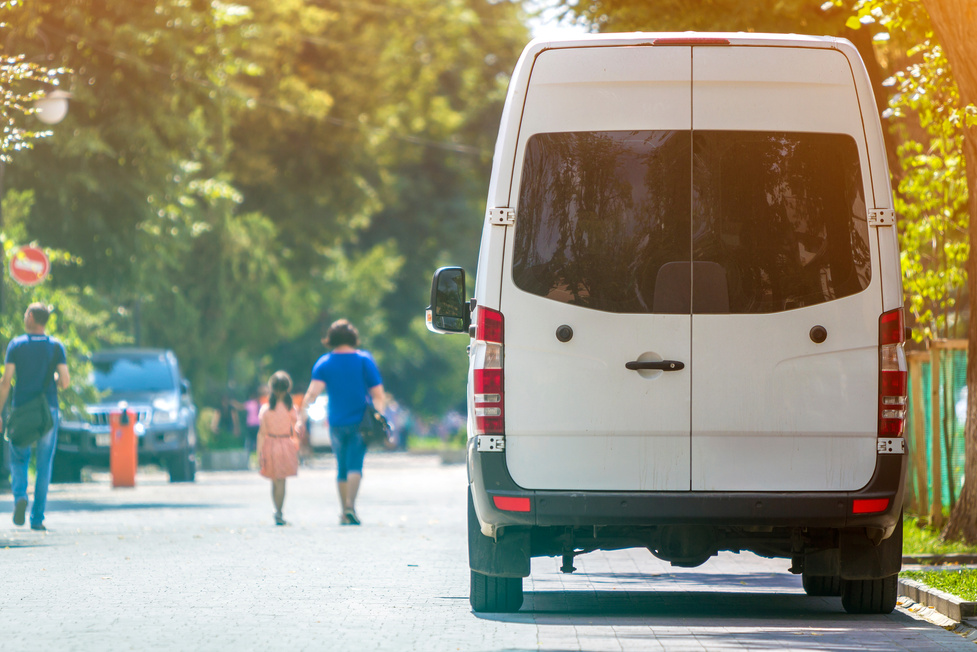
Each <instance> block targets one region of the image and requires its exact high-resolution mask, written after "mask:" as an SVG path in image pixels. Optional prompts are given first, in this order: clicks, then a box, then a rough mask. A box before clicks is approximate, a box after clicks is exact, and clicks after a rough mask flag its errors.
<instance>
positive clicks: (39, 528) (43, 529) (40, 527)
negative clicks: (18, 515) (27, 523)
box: [31, 523, 47, 532]
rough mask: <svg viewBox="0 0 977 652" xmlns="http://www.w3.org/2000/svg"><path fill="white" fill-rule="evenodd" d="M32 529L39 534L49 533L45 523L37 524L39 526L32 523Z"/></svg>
mask: <svg viewBox="0 0 977 652" xmlns="http://www.w3.org/2000/svg"><path fill="white" fill-rule="evenodd" d="M31 529H32V530H36V531H38V532H47V528H46V527H44V524H43V523H37V524H34V523H31Z"/></svg>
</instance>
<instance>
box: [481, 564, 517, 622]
mask: <svg viewBox="0 0 977 652" xmlns="http://www.w3.org/2000/svg"><path fill="white" fill-rule="evenodd" d="M471 603H472V609H473V610H475V611H477V612H484V611H488V612H492V613H512V612H514V611H519V607H521V606H522V578H521V577H491V576H489V575H482V574H481V573H476V572H475V571H472V584H471Z"/></svg>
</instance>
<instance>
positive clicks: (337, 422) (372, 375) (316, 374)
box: [312, 351, 383, 426]
mask: <svg viewBox="0 0 977 652" xmlns="http://www.w3.org/2000/svg"><path fill="white" fill-rule="evenodd" d="M312 380H321V381H322V382H324V383H325V384H326V395H327V396H329V425H330V426H351V425H353V424H356V423H359V422H360V421H361V420H362V419H363V410H364V409H365V408H366V403H367V401H368V400H369V398H368V396H367V393H368V391H369V390H370V388H372V387H376V386H377V385H381V384H383V381H382V380H381V379H380V370H379V369H377V363H376V362H374V361H373V356H371V355H370V354H369V353H367V352H366V351H357V352H356V353H327V354H326V355H324V356H322V357H321V358H319V359H318V360H317V361H316V363H315V365H314V366H313V367H312Z"/></svg>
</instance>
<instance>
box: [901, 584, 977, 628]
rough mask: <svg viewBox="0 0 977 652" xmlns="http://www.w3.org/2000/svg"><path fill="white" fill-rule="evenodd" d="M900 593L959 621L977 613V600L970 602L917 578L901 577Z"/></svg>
mask: <svg viewBox="0 0 977 652" xmlns="http://www.w3.org/2000/svg"><path fill="white" fill-rule="evenodd" d="M899 595H902V596H905V597H907V598H909V599H910V600H912V601H913V602H916V603H919V604H922V605H925V606H927V607H932V608H933V609H935V610H936V611H938V612H940V613H941V614H943V615H944V616H946V617H947V618H950V619H951V620H955V621H957V622H958V623H962V622H963V621H964V620H966V619H967V618H973V617H974V616H975V615H977V602H968V601H966V600H964V599H963V598H960V597H957V596H955V595H951V594H950V593H945V592H943V591H940V590H938V589H934V588H932V587H929V586H926V585H925V584H922V583H920V582H916V581H915V580H904V579H900V580H899Z"/></svg>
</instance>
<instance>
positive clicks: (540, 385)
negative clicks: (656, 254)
mask: <svg viewBox="0 0 977 652" xmlns="http://www.w3.org/2000/svg"><path fill="white" fill-rule="evenodd" d="M540 302H546V304H554V305H545V306H541V305H540ZM502 304H503V310H504V311H509V312H510V313H511V314H523V313H521V311H526V312H525V313H524V314H527V315H533V317H532V318H530V319H528V320H525V321H524V322H522V323H515V322H516V321H517V320H512V322H513V323H509V324H507V325H506V329H507V331H506V339H507V341H511V342H513V344H511V345H509V344H507V345H506V362H505V365H506V368H505V373H506V385H505V387H506V462H507V463H508V466H509V473H510V474H511V475H512V479H513V480H515V482H516V484H518V485H520V486H524V487H533V488H537V489H592V490H613V489H620V488H621V487H628V488H632V489H635V490H644V491H686V490H688V488H689V415H690V407H691V400H690V397H691V394H690V389H691V388H690V378H691V377H690V376H689V374H684V373H663V372H661V371H654V372H644V373H643V375H642V374H639V373H638V372H635V371H630V370H628V369H626V368H625V367H624V365H625V363H626V362H629V361H631V360H636V359H652V360H662V359H670V358H672V357H674V358H677V359H680V360H688V359H689V356H690V354H691V351H690V348H689V343H690V339H689V326H690V323H689V322H690V317H689V316H687V315H617V314H610V313H600V312H597V311H593V310H587V309H585V308H580V307H576V306H571V305H567V304H558V303H556V302H554V301H551V300H548V299H543V298H541V297H535V296H533V295H530V294H528V293H525V292H520V291H515V292H513V291H509V292H506V293H505V294H504V295H503V301H502ZM544 307H545V311H543V308H544ZM566 323H572V324H574V337H573V339H572V340H571V341H570V342H567V343H565V344H564V343H561V342H558V341H557V340H556V338H555V337H554V335H553V334H554V333H555V332H556V329H557V328H558V327H559V326H560V325H562V324H566ZM510 333H512V336H511V337H510ZM650 334H654V335H650ZM510 397H511V398H510Z"/></svg>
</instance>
